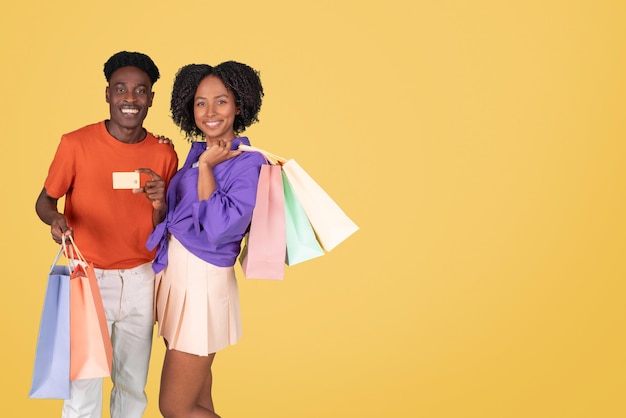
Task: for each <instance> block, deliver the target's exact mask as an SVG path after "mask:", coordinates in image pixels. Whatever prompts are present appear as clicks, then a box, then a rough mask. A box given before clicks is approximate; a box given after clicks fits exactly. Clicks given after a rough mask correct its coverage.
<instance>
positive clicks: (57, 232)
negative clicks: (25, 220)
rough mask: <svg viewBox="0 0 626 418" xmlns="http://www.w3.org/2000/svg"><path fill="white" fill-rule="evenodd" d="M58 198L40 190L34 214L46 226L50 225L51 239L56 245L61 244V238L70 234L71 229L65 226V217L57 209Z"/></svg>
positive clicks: (44, 189)
mask: <svg viewBox="0 0 626 418" xmlns="http://www.w3.org/2000/svg"><path fill="white" fill-rule="evenodd" d="M58 201H59V199H58V198H55V197H51V196H49V195H48V193H46V188H45V187H44V188H43V189H41V193H39V197H38V198H37V202H36V203H35V212H37V216H39V219H41V220H42V221H43V222H44V223H45V224H46V225H50V232H51V233H52V239H53V240H54V241H55V242H56V243H57V244H60V243H61V237H62V236H67V235H71V234H72V228H70V227H69V226H68V225H67V219H66V218H65V215H63V214H62V213H60V212H59V211H58V209H57V202H58Z"/></svg>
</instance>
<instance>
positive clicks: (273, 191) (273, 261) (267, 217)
mask: <svg viewBox="0 0 626 418" xmlns="http://www.w3.org/2000/svg"><path fill="white" fill-rule="evenodd" d="M286 240H287V238H286V232H285V200H284V196H283V181H282V174H281V168H280V166H279V165H273V164H265V165H263V166H261V173H260V175H259V183H258V186H257V195H256V203H255V206H254V211H253V212H252V223H251V224H250V232H248V237H247V241H246V244H245V246H244V248H243V250H242V253H241V256H240V257H239V261H240V263H241V268H242V270H243V273H244V275H245V276H246V278H249V279H252V278H254V279H274V280H282V279H283V278H284V274H285V253H286V245H287V243H286Z"/></svg>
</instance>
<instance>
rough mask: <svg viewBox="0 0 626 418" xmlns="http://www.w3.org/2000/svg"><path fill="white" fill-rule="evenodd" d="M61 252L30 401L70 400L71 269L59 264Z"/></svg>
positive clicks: (47, 302)
mask: <svg viewBox="0 0 626 418" xmlns="http://www.w3.org/2000/svg"><path fill="white" fill-rule="evenodd" d="M62 250H63V247H61V249H59V253H58V254H57V257H56V259H55V260H54V262H53V264H52V268H51V269H50V273H49V274H48V285H47V288H46V295H45V298H44V304H43V312H42V313H41V321H40V324H39V335H38V337H37V348H36V351H35V366H34V368H33V380H32V385H31V388H30V393H29V395H28V397H29V398H40V399H69V398H70V270H69V267H68V266H60V265H57V262H58V260H59V256H60V255H61V251H62Z"/></svg>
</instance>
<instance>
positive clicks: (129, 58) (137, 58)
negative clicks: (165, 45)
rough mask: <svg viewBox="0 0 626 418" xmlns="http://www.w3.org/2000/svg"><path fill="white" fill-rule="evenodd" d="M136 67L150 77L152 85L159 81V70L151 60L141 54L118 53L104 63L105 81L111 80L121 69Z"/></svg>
mask: <svg viewBox="0 0 626 418" xmlns="http://www.w3.org/2000/svg"><path fill="white" fill-rule="evenodd" d="M129 66H130V67H137V68H139V69H140V70H142V71H144V72H145V73H146V74H148V77H150V82H151V83H152V84H154V83H156V81H157V80H158V79H159V77H160V74H159V69H158V68H157V66H156V64H155V63H154V61H152V59H151V58H150V57H149V56H147V55H146V54H142V53H141V52H128V51H120V52H118V53H116V54H114V55H113V56H111V58H109V59H108V60H107V62H105V63H104V76H105V77H106V79H107V81H110V80H111V75H112V74H113V73H114V72H115V71H116V70H118V69H120V68H122V67H129Z"/></svg>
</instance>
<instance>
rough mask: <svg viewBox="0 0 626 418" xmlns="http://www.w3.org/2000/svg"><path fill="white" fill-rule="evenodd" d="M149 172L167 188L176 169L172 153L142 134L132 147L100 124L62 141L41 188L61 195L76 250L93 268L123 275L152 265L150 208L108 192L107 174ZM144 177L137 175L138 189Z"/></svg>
mask: <svg viewBox="0 0 626 418" xmlns="http://www.w3.org/2000/svg"><path fill="white" fill-rule="evenodd" d="M138 168H149V169H151V170H152V171H154V172H155V173H157V174H158V175H159V176H161V178H163V179H164V180H165V182H166V185H167V184H169V181H170V179H171V178H172V176H173V175H174V174H175V173H176V170H177V169H178V158H177V156H176V152H175V151H174V149H173V148H172V147H171V146H169V145H167V144H160V143H159V141H158V139H157V138H156V137H154V136H153V135H152V134H150V133H148V134H147V135H146V138H145V139H144V140H143V141H142V142H139V143H137V144H125V143H123V142H120V141H118V140H117V139H115V138H114V137H112V136H111V135H110V134H109V132H108V131H107V129H106V126H105V123H104V121H102V122H99V123H95V124H92V125H88V126H85V127H83V128H81V129H78V130H76V131H74V132H71V133H68V134H65V135H63V137H62V138H61V142H60V144H59V146H58V148H57V151H56V154H55V156H54V159H53V161H52V164H51V165H50V169H49V171H48V177H47V178H46V181H45V184H44V187H45V189H46V193H47V194H48V195H49V196H51V197H54V198H60V197H62V196H64V195H65V210H64V213H65V216H66V217H67V221H68V225H69V226H70V227H71V228H72V229H73V230H74V239H75V241H76V245H77V246H78V248H79V249H80V251H81V252H82V254H83V256H84V257H85V259H86V260H87V261H91V262H93V263H94V266H95V267H96V268H102V269H126V268H132V267H136V266H138V265H140V264H143V263H147V262H149V261H152V259H153V258H154V251H149V250H148V249H147V248H146V240H147V239H148V236H149V235H150V233H151V232H152V230H153V225H152V203H151V202H150V201H149V200H148V199H147V198H146V196H145V194H143V193H140V194H133V192H132V190H130V189H122V190H119V189H113V174H112V173H113V172H116V171H135V170H136V169H138ZM147 180H150V177H149V176H148V175H145V174H141V185H142V186H143V185H144V184H145V182H146V181H147Z"/></svg>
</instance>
